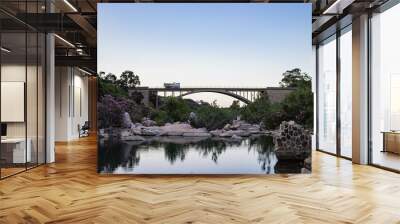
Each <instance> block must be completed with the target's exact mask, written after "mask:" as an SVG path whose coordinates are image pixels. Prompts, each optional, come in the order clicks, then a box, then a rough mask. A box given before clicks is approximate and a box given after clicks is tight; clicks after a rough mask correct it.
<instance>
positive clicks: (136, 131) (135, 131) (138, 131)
mask: <svg viewBox="0 0 400 224" xmlns="http://www.w3.org/2000/svg"><path fill="white" fill-rule="evenodd" d="M131 132H132V134H134V135H141V134H142V128H141V127H133V128H131Z"/></svg>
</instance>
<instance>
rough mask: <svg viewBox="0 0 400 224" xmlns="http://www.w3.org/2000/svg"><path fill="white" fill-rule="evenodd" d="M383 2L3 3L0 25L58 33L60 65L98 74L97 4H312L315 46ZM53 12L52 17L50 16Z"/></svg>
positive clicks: (107, 0)
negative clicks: (338, 24)
mask: <svg viewBox="0 0 400 224" xmlns="http://www.w3.org/2000/svg"><path fill="white" fill-rule="evenodd" d="M384 1H386V0H267V1H263V0H248V1H241V0H219V1H215V0H202V1H201V0H200V1H197V0H195V1H189V0H186V1H185V0H175V1H170V0H47V5H46V0H34V1H18V0H2V1H1V2H0V21H1V26H2V30H4V31H5V32H18V30H21V29H24V28H26V27H31V28H32V29H35V30H38V31H41V32H45V31H46V32H55V33H56V34H57V35H58V36H57V37H56V38H55V39H56V64H57V65H73V66H80V67H82V68H85V69H87V70H89V71H92V72H96V64H97V62H96V57H97V44H96V39H97V3H129V2H131V3H137V2H164V3H165V2H182V3H183V2H186V3H187V2H210V3H211V2H235V3H246V2H251V3H262V2H268V3H312V9H313V17H312V21H311V22H312V23H313V29H312V32H313V42H314V43H315V42H316V41H318V37H319V36H324V35H328V34H326V33H327V32H328V31H329V28H330V27H333V26H334V25H335V24H336V22H337V21H338V20H340V19H343V18H345V17H346V16H347V17H349V16H354V15H357V13H360V12H363V11H365V10H368V9H371V8H374V7H376V6H378V5H380V4H382V3H383V2H384ZM26 2H27V3H26ZM50 9H51V11H52V13H48V12H49V11H50ZM25 12H28V13H25ZM350 23H351V19H350ZM324 32H325V33H324ZM330 32H335V31H334V30H333V31H330Z"/></svg>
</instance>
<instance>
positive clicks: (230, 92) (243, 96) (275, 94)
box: [129, 87, 295, 108]
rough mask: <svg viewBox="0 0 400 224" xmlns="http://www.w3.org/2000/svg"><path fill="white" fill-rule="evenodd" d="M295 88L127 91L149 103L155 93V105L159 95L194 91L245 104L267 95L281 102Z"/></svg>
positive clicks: (139, 88) (145, 88)
mask: <svg viewBox="0 0 400 224" xmlns="http://www.w3.org/2000/svg"><path fill="white" fill-rule="evenodd" d="M294 90H295V88H283V87H266V88H248V87H244V88H240V87H234V88H224V87H221V88H219V87H189V88H164V87H160V88H157V87H156V88H152V87H137V88H135V89H131V90H130V91H129V92H130V93H132V92H139V93H141V94H142V95H143V103H144V104H146V105H149V104H150V96H151V95H155V97H156V102H155V107H156V108H157V107H158V97H159V96H165V97H166V96H175V97H184V96H188V95H192V94H196V93H217V94H223V95H226V96H230V97H232V98H235V99H237V100H239V101H241V102H243V103H245V104H249V103H251V102H254V101H255V100H256V99H257V98H259V97H261V96H263V95H268V97H269V99H270V100H271V102H281V101H282V100H283V99H285V98H286V96H287V95H288V94H289V93H291V92H292V91H294Z"/></svg>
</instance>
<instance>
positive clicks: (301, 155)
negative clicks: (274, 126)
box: [273, 121, 311, 160]
mask: <svg viewBox="0 0 400 224" xmlns="http://www.w3.org/2000/svg"><path fill="white" fill-rule="evenodd" d="M273 137H274V144H275V154H276V156H277V158H278V160H304V159H306V158H307V157H308V156H310V155H311V133H310V132H309V131H308V130H306V129H304V128H303V127H302V126H301V125H299V124H296V123H295V122H294V121H289V122H286V121H284V122H282V123H281V125H280V127H279V130H278V131H277V132H276V133H275V134H274V135H273Z"/></svg>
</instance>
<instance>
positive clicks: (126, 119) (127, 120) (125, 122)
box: [122, 112, 133, 128]
mask: <svg viewBox="0 0 400 224" xmlns="http://www.w3.org/2000/svg"><path fill="white" fill-rule="evenodd" d="M132 126H133V123H132V120H131V116H130V115H129V113H128V112H125V113H124V114H123V115H122V127H124V128H131V127H132Z"/></svg>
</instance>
